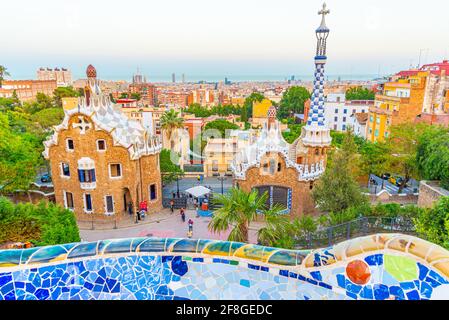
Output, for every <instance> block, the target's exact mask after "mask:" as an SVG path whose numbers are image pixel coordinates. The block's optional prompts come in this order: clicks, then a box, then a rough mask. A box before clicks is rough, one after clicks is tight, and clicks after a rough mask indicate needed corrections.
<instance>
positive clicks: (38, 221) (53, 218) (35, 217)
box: [0, 197, 80, 246]
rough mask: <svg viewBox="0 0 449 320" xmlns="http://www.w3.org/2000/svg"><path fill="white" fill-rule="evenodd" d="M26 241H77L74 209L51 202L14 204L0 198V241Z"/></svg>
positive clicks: (56, 242)
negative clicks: (64, 207) (72, 210)
mask: <svg viewBox="0 0 449 320" xmlns="http://www.w3.org/2000/svg"><path fill="white" fill-rule="evenodd" d="M27 241H30V242H32V243H33V244H34V245H36V246H46V245H56V244H65V243H72V242H79V241H80V236H79V230H78V226H77V224H76V219H75V216H74V214H73V212H71V211H70V210H67V209H63V208H61V207H60V206H57V205H55V204H53V203H50V202H45V201H42V202H40V203H39V204H37V205H35V204H31V203H19V204H17V205H15V204H13V203H12V202H11V201H10V200H8V199H6V198H4V197H0V243H5V242H27Z"/></svg>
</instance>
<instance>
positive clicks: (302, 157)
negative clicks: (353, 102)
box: [232, 5, 331, 216]
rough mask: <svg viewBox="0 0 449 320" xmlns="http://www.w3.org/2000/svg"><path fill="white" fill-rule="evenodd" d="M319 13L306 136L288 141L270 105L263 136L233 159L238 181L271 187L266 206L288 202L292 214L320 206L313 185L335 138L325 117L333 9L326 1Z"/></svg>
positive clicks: (262, 190) (263, 188) (254, 187)
mask: <svg viewBox="0 0 449 320" xmlns="http://www.w3.org/2000/svg"><path fill="white" fill-rule="evenodd" d="M319 14H320V15H322V21H321V25H320V27H319V28H318V29H317V30H316V34H317V39H318V45H317V55H316V57H315V65H316V71H315V81H314V90H313V95H312V100H311V106H310V111H309V117H308V122H307V125H306V126H305V127H304V128H303V131H302V134H301V136H300V137H299V138H298V139H297V140H296V141H295V142H294V143H293V144H289V143H287V142H286V141H285V140H284V138H283V137H282V133H281V131H282V130H281V129H280V123H279V121H277V119H276V108H275V107H273V106H271V107H270V108H269V110H268V122H267V123H265V125H264V127H263V129H262V131H261V133H260V136H259V137H258V139H257V140H256V141H255V142H254V143H253V144H251V145H249V146H248V147H246V148H244V149H243V150H242V151H241V152H240V153H239V154H237V155H236V157H235V159H234V162H233V163H232V169H233V172H234V179H235V185H236V186H238V187H240V188H242V189H244V190H245V191H251V190H257V191H259V193H265V192H266V193H267V194H268V199H267V207H269V208H270V207H272V206H273V205H274V204H280V205H282V206H283V207H285V210H284V212H283V213H285V214H290V215H291V216H301V215H303V214H312V213H314V212H315V204H314V201H313V199H312V197H311V191H312V190H313V187H314V183H315V181H316V180H318V179H319V178H320V177H321V175H322V174H323V173H324V171H325V168H326V160H327V150H328V148H329V147H330V144H331V137H330V130H329V129H328V128H327V126H326V125H325V117H324V81H325V80H324V65H325V63H326V40H327V37H328V35H329V29H328V28H327V27H326V23H325V15H327V14H329V10H327V9H326V5H324V6H323V10H321V11H320V12H319Z"/></svg>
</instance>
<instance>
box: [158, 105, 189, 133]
mask: <svg viewBox="0 0 449 320" xmlns="http://www.w3.org/2000/svg"><path fill="white" fill-rule="evenodd" d="M161 128H162V129H163V130H165V132H166V133H167V137H168V139H169V140H171V138H172V134H173V132H174V131H175V130H176V129H181V128H184V119H182V118H180V117H179V112H176V111H175V110H173V109H170V111H167V112H165V113H164V114H163V115H162V116H161Z"/></svg>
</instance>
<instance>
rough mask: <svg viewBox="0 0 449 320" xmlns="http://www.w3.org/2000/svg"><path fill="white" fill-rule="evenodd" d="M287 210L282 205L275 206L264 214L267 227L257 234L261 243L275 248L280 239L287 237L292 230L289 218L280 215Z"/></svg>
mask: <svg viewBox="0 0 449 320" xmlns="http://www.w3.org/2000/svg"><path fill="white" fill-rule="evenodd" d="M284 209H285V208H284V207H282V206H281V205H274V206H273V207H272V208H271V209H268V210H265V211H264V213H263V216H264V221H265V225H264V226H263V227H262V228H260V229H259V231H258V232H257V238H258V239H259V243H261V244H262V245H265V246H270V247H275V246H277V245H278V241H279V239H282V238H284V237H285V235H286V234H288V233H289V231H290V229H291V224H290V219H289V218H288V216H286V215H283V214H280V211H282V210H284Z"/></svg>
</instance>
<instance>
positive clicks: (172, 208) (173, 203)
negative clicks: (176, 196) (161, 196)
mask: <svg viewBox="0 0 449 320" xmlns="http://www.w3.org/2000/svg"><path fill="white" fill-rule="evenodd" d="M170 210H171V213H172V214H173V212H174V211H175V200H173V199H171V200H170Z"/></svg>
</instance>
